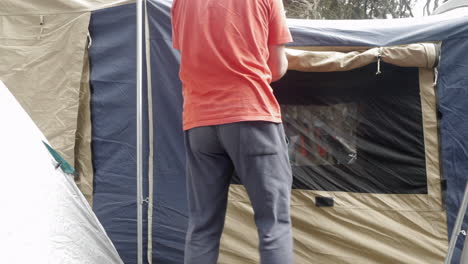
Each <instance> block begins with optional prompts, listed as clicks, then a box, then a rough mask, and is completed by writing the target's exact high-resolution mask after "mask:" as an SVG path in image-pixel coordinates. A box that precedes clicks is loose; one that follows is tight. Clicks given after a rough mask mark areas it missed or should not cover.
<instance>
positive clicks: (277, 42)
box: [268, 37, 293, 46]
mask: <svg viewBox="0 0 468 264" xmlns="http://www.w3.org/2000/svg"><path fill="white" fill-rule="evenodd" d="M291 42H293V39H292V38H291V37H286V38H282V39H276V40H274V41H271V42H270V43H268V45H269V46H272V45H283V44H288V43H291Z"/></svg>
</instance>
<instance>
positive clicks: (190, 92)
mask: <svg viewBox="0 0 468 264" xmlns="http://www.w3.org/2000/svg"><path fill="white" fill-rule="evenodd" d="M172 12H173V28H174V34H173V43H174V47H175V48H177V49H179V50H181V54H182V61H181V71H180V77H181V79H182V82H183V85H184V89H183V93H184V129H185V130H187V129H190V128H193V127H197V126H206V125H218V124H225V123H232V122H239V121H253V120H257V121H270V122H276V123H279V122H281V116H280V111H279V105H278V103H277V101H276V99H275V98H274V96H273V93H272V91H271V87H270V85H269V83H270V82H271V71H270V69H269V67H268V64H267V62H268V58H269V51H268V46H270V45H277V44H283V43H286V42H289V41H290V40H291V37H290V34H289V31H288V30H287V28H285V25H284V14H282V5H281V3H280V1H279V0H175V2H174V6H173V10H172Z"/></svg>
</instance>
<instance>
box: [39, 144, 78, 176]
mask: <svg viewBox="0 0 468 264" xmlns="http://www.w3.org/2000/svg"><path fill="white" fill-rule="evenodd" d="M42 143H44V145H45V146H46V148H47V150H49V152H50V154H51V155H52V157H54V159H55V161H57V162H58V163H59V165H60V168H61V169H62V171H63V172H65V173H66V174H71V175H76V170H75V169H74V168H73V167H72V166H71V165H70V163H68V162H67V161H66V160H65V159H64V158H62V156H60V154H58V153H57V151H55V150H54V149H53V148H52V147H51V146H49V144H47V143H45V142H44V141H42Z"/></svg>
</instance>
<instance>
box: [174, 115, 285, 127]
mask: <svg viewBox="0 0 468 264" xmlns="http://www.w3.org/2000/svg"><path fill="white" fill-rule="evenodd" d="M246 121H266V122H272V123H281V122H282V120H281V116H248V117H231V118H223V119H213V120H203V121H197V122H189V123H184V128H183V129H184V130H189V129H192V128H195V127H202V126H215V125H224V124H230V123H237V122H246Z"/></svg>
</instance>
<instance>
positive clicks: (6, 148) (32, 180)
mask: <svg viewBox="0 0 468 264" xmlns="http://www.w3.org/2000/svg"><path fill="white" fill-rule="evenodd" d="M0 105H1V108H2V112H3V114H2V115H0V121H1V122H2V123H3V124H7V125H5V126H4V127H2V129H1V130H0V145H1V146H2V147H1V148H0V159H1V160H2V166H0V175H2V179H3V183H2V185H1V187H0V190H1V192H0V202H1V204H2V220H1V223H2V224H1V225H0V236H1V238H2V239H1V240H0V246H1V248H2V254H1V256H0V259H1V261H2V262H3V263H70V264H72V263H76V264H78V263H103V264H113V263H123V262H122V260H121V259H120V257H119V255H118V253H117V251H116V250H115V248H114V245H113V244H112V242H111V241H110V239H109V237H108V236H107V235H106V232H105V231H104V228H103V227H102V226H101V224H100V223H99V221H98V219H97V218H96V216H95V215H94V213H93V212H92V210H91V207H90V206H89V205H88V203H87V202H86V200H85V198H84V196H83V195H82V194H81V192H80V191H79V190H78V188H77V187H76V185H75V183H74V182H73V175H71V174H70V173H73V168H72V167H70V166H69V165H68V164H67V163H66V161H64V160H62V159H61V158H60V156H58V155H57V153H56V152H55V151H54V150H52V149H51V148H50V147H49V146H48V142H47V140H46V139H45V137H44V135H42V133H41V132H40V131H39V129H38V128H37V127H36V126H35V124H34V122H33V121H32V120H31V119H30V117H29V116H28V115H27V114H26V112H25V111H24V110H23V109H22V108H21V106H20V105H19V103H18V102H17V101H16V100H15V98H14V97H13V95H12V94H11V93H10V92H9V91H8V89H7V88H6V87H5V86H4V85H3V83H2V82H0ZM48 149H49V151H50V152H49V151H48Z"/></svg>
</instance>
